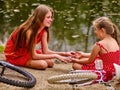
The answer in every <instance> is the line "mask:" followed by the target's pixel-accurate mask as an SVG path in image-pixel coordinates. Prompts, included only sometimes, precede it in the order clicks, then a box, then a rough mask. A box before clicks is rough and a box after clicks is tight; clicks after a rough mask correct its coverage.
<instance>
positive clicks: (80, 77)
mask: <svg viewBox="0 0 120 90" xmlns="http://www.w3.org/2000/svg"><path fill="white" fill-rule="evenodd" d="M97 77H98V76H97V74H96V73H93V72H88V73H87V72H84V73H71V74H62V75H56V76H51V77H49V78H48V83H50V84H81V85H85V84H90V83H92V82H94V81H95V80H96V79H97Z"/></svg>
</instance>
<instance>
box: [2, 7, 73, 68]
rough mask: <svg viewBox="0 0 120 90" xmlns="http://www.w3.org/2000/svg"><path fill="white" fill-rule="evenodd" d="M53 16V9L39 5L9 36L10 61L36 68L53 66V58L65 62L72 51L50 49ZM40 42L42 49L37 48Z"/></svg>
mask: <svg viewBox="0 0 120 90" xmlns="http://www.w3.org/2000/svg"><path fill="white" fill-rule="evenodd" d="M52 18H53V9H52V8H51V7H48V6H46V5H39V6H38V7H37V8H36V9H35V11H34V12H33V14H32V15H31V16H30V17H29V18H28V19H27V20H26V21H25V22H24V23H23V24H21V25H20V26H19V27H18V28H17V29H16V30H15V31H14V32H13V33H12V34H11V35H10V37H9V39H8V41H7V43H6V47H5V51H4V54H5V56H6V59H7V61H8V62H10V63H12V64H14V65H18V66H26V67H31V68H36V69H46V68H47V67H53V65H54V63H53V61H52V60H51V59H53V58H57V59H59V60H61V61H63V62H65V63H67V62H69V59H68V58H67V57H63V56H69V55H71V52H66V53H65V52H55V51H51V50H49V49H48V41H49V27H50V26H51V23H52ZM38 43H40V46H41V49H40V50H36V49H35V47H36V44H38Z"/></svg>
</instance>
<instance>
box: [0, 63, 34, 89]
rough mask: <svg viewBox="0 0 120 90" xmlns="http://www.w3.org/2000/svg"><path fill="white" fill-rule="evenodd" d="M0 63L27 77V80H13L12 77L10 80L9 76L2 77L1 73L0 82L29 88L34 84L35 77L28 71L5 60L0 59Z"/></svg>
mask: <svg viewBox="0 0 120 90" xmlns="http://www.w3.org/2000/svg"><path fill="white" fill-rule="evenodd" d="M0 65H1V66H4V67H7V68H9V69H11V70H14V71H15V72H18V73H20V74H22V75H23V76H25V77H26V78H27V79H28V80H27V81H20V80H14V79H13V80H12V79H10V78H7V77H3V76H2V75H0V82H3V83H6V84H9V85H14V86H18V87H25V88H31V87H34V86H35V84H36V78H35V77H34V76H33V75H32V74H30V73H29V72H27V71H25V70H24V69H22V68H20V67H18V66H15V65H12V64H10V63H7V62H5V61H0Z"/></svg>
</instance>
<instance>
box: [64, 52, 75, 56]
mask: <svg viewBox="0 0 120 90" xmlns="http://www.w3.org/2000/svg"><path fill="white" fill-rule="evenodd" d="M75 53H76V52H74V51H70V52H65V53H64V56H72V55H73V54H75Z"/></svg>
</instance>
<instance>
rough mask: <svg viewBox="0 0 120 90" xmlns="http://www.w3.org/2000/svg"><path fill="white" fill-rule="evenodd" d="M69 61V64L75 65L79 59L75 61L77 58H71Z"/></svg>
mask: <svg viewBox="0 0 120 90" xmlns="http://www.w3.org/2000/svg"><path fill="white" fill-rule="evenodd" d="M70 60H71V62H73V63H76V62H77V61H79V59H77V58H72V57H70Z"/></svg>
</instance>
